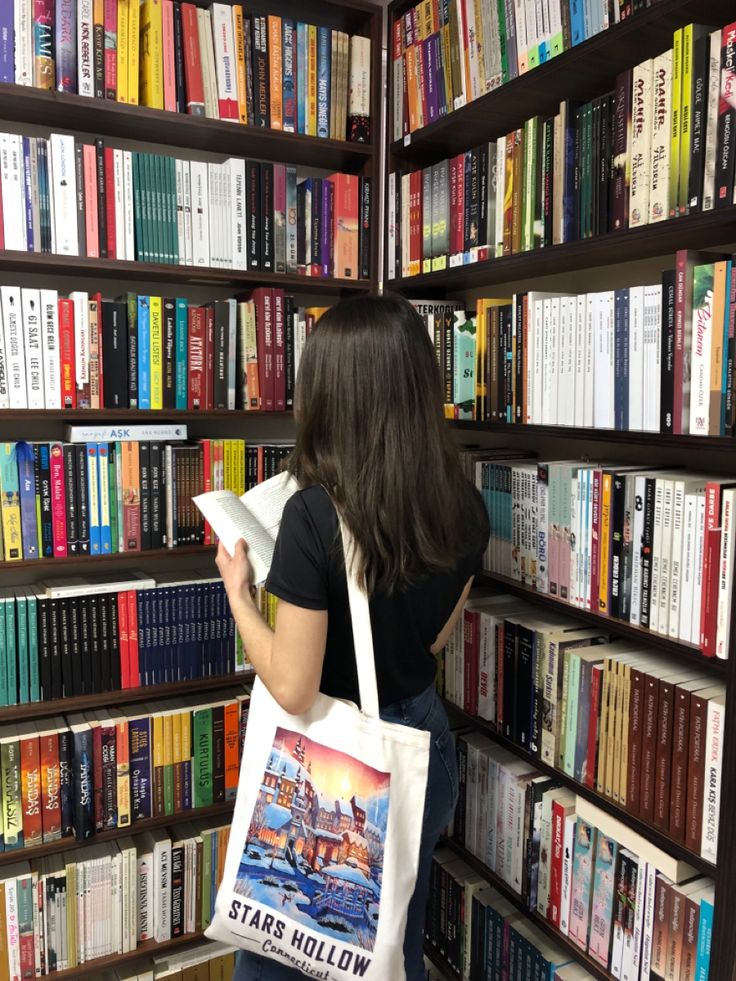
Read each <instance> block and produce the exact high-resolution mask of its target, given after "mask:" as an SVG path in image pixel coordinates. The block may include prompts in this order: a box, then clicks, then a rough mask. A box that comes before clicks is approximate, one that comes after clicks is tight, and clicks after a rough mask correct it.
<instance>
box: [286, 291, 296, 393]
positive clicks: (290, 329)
mask: <svg viewBox="0 0 736 981" xmlns="http://www.w3.org/2000/svg"><path fill="white" fill-rule="evenodd" d="M284 380H285V387H286V397H285V406H286V409H287V411H290V410H291V409H293V408H294V297H293V296H289V295H288V294H287V295H286V296H284Z"/></svg>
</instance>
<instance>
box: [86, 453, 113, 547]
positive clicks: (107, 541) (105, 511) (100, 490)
mask: <svg viewBox="0 0 736 981" xmlns="http://www.w3.org/2000/svg"><path fill="white" fill-rule="evenodd" d="M96 445H97V494H98V507H99V529H98V530H99V539H100V554H101V555H110V554H111V552H112V524H111V521H110V447H109V446H108V444H107V443H97V444H96ZM91 470H92V468H91V466H90V467H89V471H90V473H91ZM89 503H90V508H91V507H92V506H93V502H92V498H91V496H90V502H89ZM91 531H92V529H91V524H90V535H91Z"/></svg>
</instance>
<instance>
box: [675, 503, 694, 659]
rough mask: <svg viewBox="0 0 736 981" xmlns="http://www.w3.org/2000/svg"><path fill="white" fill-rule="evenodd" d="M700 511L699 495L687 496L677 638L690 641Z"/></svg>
mask: <svg viewBox="0 0 736 981" xmlns="http://www.w3.org/2000/svg"><path fill="white" fill-rule="evenodd" d="M697 510H698V500H697V494H695V493H693V494H686V495H685V508H684V527H683V532H682V562H681V565H682V573H681V582H680V587H679V591H678V592H679V598H680V609H679V622H678V633H677V636H678V637H679V638H680V639H681V640H685V641H689V640H690V635H691V632H692V615H693V603H694V602H695V596H694V592H695V555H696V545H695V527H696V515H697Z"/></svg>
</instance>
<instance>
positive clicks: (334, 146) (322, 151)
mask: <svg viewBox="0 0 736 981" xmlns="http://www.w3.org/2000/svg"><path fill="white" fill-rule="evenodd" d="M0 119H7V120H12V121H14V122H19V123H29V122H33V123H34V124H35V125H45V126H51V127H53V128H54V130H56V129H70V130H75V131H79V132H84V133H90V134H93V135H94V136H108V137H111V138H112V141H113V142H115V143H118V142H119V141H120V140H123V139H127V140H135V141H136V142H146V143H158V144H164V145H166V146H170V147H184V148H186V149H190V150H203V151H206V152H208V153H223V154H228V155H235V156H242V157H248V158H249V159H256V160H272V161H274V162H276V163H290V164H297V165H298V166H311V167H318V168H320V169H322V168H324V169H326V170H340V171H344V172H345V173H357V172H359V171H360V170H362V168H363V166H364V165H365V164H366V162H367V161H368V160H370V159H371V157H372V155H373V151H374V148H373V146H372V145H371V144H366V143H348V142H347V141H344V140H323V139H319V138H318V137H316V136H303V135H301V134H299V133H284V132H280V131H279V130H275V129H260V128H257V127H255V126H243V125H242V124H240V123H231V122H222V121H221V120H219V119H207V118H206V117H204V116H188V115H185V114H184V113H178V112H164V111H162V110H159V109H147V108H146V107H145V106H129V105H124V104H123V103H120V102H111V101H108V100H105V99H89V98H85V97H84V96H79V95H70V94H68V93H65V92H54V91H45V90H43V89H36V88H30V87H28V86H24V85H12V84H8V83H3V84H0Z"/></svg>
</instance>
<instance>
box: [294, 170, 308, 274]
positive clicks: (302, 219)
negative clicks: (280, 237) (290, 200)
mask: <svg viewBox="0 0 736 981" xmlns="http://www.w3.org/2000/svg"><path fill="white" fill-rule="evenodd" d="M296 214H297V220H296V264H297V268H300V267H301V266H306V264H307V222H306V214H307V185H306V184H305V183H304V181H302V183H301V184H297V186H296Z"/></svg>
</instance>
